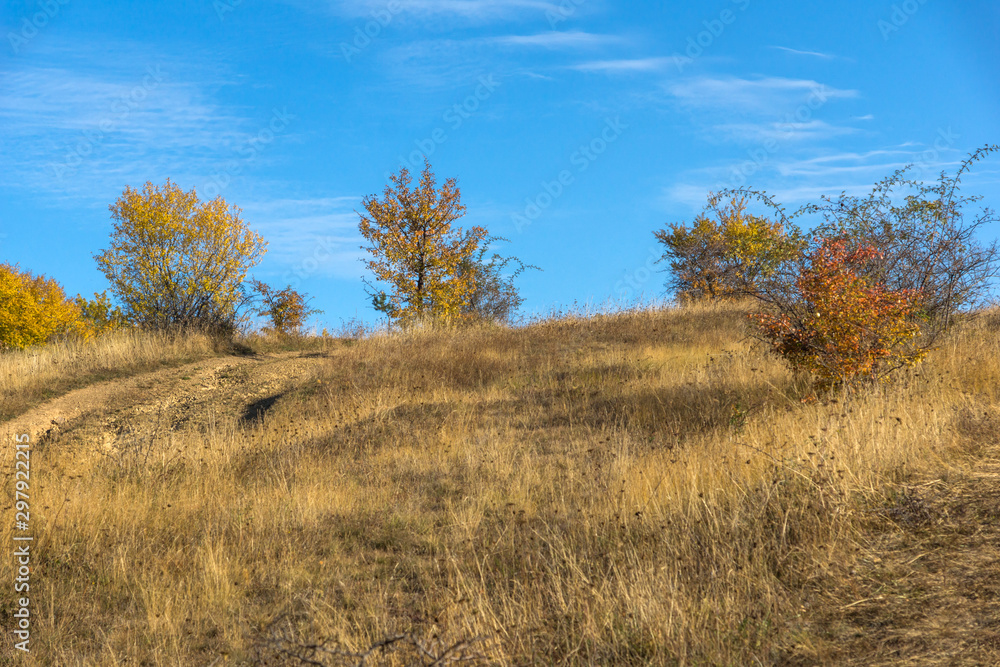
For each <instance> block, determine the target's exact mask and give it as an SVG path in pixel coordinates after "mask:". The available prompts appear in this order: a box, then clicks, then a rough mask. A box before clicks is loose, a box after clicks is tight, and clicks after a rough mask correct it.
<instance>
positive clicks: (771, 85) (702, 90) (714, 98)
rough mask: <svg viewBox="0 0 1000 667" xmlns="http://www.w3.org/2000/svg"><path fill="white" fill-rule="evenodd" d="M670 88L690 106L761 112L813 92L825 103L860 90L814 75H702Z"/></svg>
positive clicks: (856, 94)
mask: <svg viewBox="0 0 1000 667" xmlns="http://www.w3.org/2000/svg"><path fill="white" fill-rule="evenodd" d="M667 92H668V93H669V94H670V95H671V96H673V97H674V98H675V99H677V100H678V101H680V102H682V103H684V104H686V105H690V106H695V107H710V108H717V109H722V108H729V109H737V110H740V111H758V112H761V111H762V112H769V111H770V112H778V111H780V110H782V109H787V108H788V106H789V105H790V104H791V103H792V102H794V101H795V100H804V99H806V98H807V97H808V96H810V95H813V96H815V97H817V98H818V99H819V100H820V101H822V102H824V103H825V101H826V100H830V99H844V98H854V97H857V96H858V91H857V90H850V89H840V88H832V87H830V86H827V85H824V84H821V83H819V82H817V81H813V80H811V79H787V78H783V77H760V78H754V79H745V78H740V77H735V76H727V77H711V76H701V77H695V78H691V79H687V80H684V81H678V82H675V83H671V84H668V86H667Z"/></svg>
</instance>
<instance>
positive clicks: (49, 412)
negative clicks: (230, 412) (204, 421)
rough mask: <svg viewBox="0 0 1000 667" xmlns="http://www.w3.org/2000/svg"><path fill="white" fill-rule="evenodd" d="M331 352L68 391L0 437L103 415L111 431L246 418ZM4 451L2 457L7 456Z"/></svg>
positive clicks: (202, 366) (208, 365)
mask: <svg viewBox="0 0 1000 667" xmlns="http://www.w3.org/2000/svg"><path fill="white" fill-rule="evenodd" d="M329 354H330V353H327V354H321V353H315V352H314V353H306V352H285V353H279V354H270V355H255V356H246V357H237V356H226V357H214V358H211V359H204V360H202V361H198V362H194V363H191V364H186V365H184V366H179V367H174V368H165V369H161V370H157V371H154V372H150V373H143V374H140V375H136V376H133V377H130V378H126V379H121V380H111V381H108V382H100V383H97V384H93V385H90V386H88V387H84V388H82V389H77V390H75V391H71V392H69V393H68V394H65V395H63V396H60V397H58V398H55V399H53V400H51V401H48V402H46V403H44V404H42V405H40V406H38V407H36V408H34V409H32V410H30V411H29V412H27V413H25V414H23V415H20V416H18V417H16V418H14V419H13V420H11V421H8V422H5V423H3V424H0V438H2V439H3V441H4V442H9V441H10V439H11V438H12V436H13V435H15V434H24V433H27V434H29V435H30V436H31V439H32V440H33V441H34V440H37V439H38V438H39V437H41V436H43V435H45V434H51V433H53V432H58V431H59V430H60V429H62V428H64V427H66V426H68V425H70V424H71V423H73V422H77V421H80V420H83V419H86V418H88V416H90V415H92V414H94V413H103V414H104V418H103V421H105V422H106V423H105V426H106V428H107V429H109V430H115V429H120V428H124V427H127V425H128V422H135V421H144V420H145V419H149V418H152V416H154V415H155V418H156V419H160V420H162V419H168V420H169V421H170V425H171V427H176V426H178V425H180V424H183V423H184V422H186V421H187V420H188V419H189V418H191V417H192V416H194V415H203V413H205V412H208V411H209V410H210V409H211V407H210V406H215V407H216V408H225V409H235V410H241V411H242V415H243V416H244V417H245V418H246V419H253V418H255V417H257V416H259V415H260V414H262V413H263V412H264V411H265V410H266V408H267V407H268V402H269V401H271V402H273V399H274V398H275V397H276V396H277V395H279V394H280V393H281V392H282V391H285V390H287V389H288V388H289V387H291V386H293V385H295V384H296V383H298V382H300V381H301V380H302V379H303V378H304V377H306V376H307V375H308V374H309V373H310V372H311V370H312V369H313V368H315V367H316V366H317V364H318V362H320V361H321V360H322V359H323V358H325V357H327V356H329ZM9 449H10V448H5V455H6V454H7V453H8V452H7V450H9Z"/></svg>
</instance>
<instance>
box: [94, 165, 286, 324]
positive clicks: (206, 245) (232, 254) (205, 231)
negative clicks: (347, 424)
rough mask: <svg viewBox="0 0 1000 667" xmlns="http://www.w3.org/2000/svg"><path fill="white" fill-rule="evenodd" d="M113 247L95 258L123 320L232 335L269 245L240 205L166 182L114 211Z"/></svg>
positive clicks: (132, 195)
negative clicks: (250, 275)
mask: <svg viewBox="0 0 1000 667" xmlns="http://www.w3.org/2000/svg"><path fill="white" fill-rule="evenodd" d="M110 208H111V215H112V219H113V221H114V228H113V231H112V234H111V244H110V246H109V247H108V248H107V249H105V250H104V251H103V252H101V253H100V254H99V255H98V256H97V257H96V259H97V264H98V267H99V268H100V270H101V272H102V273H104V275H105V277H106V278H107V279H108V281H109V282H110V283H111V291H112V292H113V293H114V295H115V297H117V299H118V301H120V302H121V304H122V306H123V309H124V312H125V315H126V316H127V317H128V318H129V319H130V320H131V321H133V322H135V323H137V324H139V325H141V326H143V327H145V328H150V329H176V328H185V329H186V328H198V329H203V330H206V331H212V332H218V333H230V332H234V331H235V330H236V329H237V328H238V326H239V325H240V324H241V323H242V322H243V321H244V319H245V313H244V312H243V311H242V310H241V309H243V308H244V307H245V306H246V303H245V296H246V292H245V289H244V281H245V280H246V275H247V272H248V271H249V270H250V268H252V267H253V266H255V265H256V264H257V263H258V262H259V261H260V260H261V258H262V257H263V255H264V253H265V252H266V249H267V243H266V242H265V241H264V240H263V238H262V237H261V236H260V235H259V234H257V233H256V232H254V231H253V230H251V229H250V228H249V226H248V225H247V223H246V222H245V221H244V220H243V218H242V217H241V211H240V209H239V208H238V207H236V206H233V207H230V206H229V205H228V204H227V203H226V201H225V200H224V199H223V198H222V197H216V198H215V199H213V200H212V201H206V202H202V201H200V200H199V199H198V195H197V193H196V192H195V190H194V189H192V190H190V191H189V192H184V191H183V190H181V188H179V187H178V186H177V185H175V184H174V183H172V182H171V181H170V180H169V179H167V182H166V184H164V185H163V186H160V187H157V186H154V185H153V184H152V183H148V182H147V183H146V185H145V186H144V187H143V189H142V191H139V190H135V189H133V188H131V187H126V188H125V192H124V193H123V194H122V196H121V197H120V198H119V199H118V200H117V201H116V202H115V203H113V204H112V205H111V207H110Z"/></svg>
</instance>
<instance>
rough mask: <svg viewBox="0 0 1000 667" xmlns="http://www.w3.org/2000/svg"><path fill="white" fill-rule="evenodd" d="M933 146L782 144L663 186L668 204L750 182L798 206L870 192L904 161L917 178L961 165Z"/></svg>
mask: <svg viewBox="0 0 1000 667" xmlns="http://www.w3.org/2000/svg"><path fill="white" fill-rule="evenodd" d="M929 149H932V146H930V145H927V144H924V143H920V142H907V143H906V144H901V145H898V146H890V147H886V148H880V149H875V150H870V151H864V152H852V151H842V152H829V153H826V154H822V155H816V154H815V153H816V152H817V151H818V150H821V149H817V148H815V147H811V148H806V147H804V146H801V145H791V144H783V145H781V147H780V148H779V150H777V151H775V152H773V153H769V152H767V151H761V150H759V149H751V150H749V151H747V152H746V153H743V154H742V155H740V154H737V155H735V156H734V160H733V162H732V163H730V164H726V165H714V166H710V167H703V168H700V169H691V170H688V171H687V172H685V174H684V175H683V176H682V178H680V179H679V180H678V182H677V183H673V184H671V185H669V186H667V187H665V188H664V190H663V203H664V207H665V208H669V207H670V206H673V205H676V204H682V205H684V206H686V207H688V208H690V209H691V210H698V209H700V208H701V207H702V206H704V204H705V198H706V195H707V194H708V192H709V191H718V190H720V189H723V188H726V187H740V186H743V185H748V186H750V187H753V188H756V189H764V190H766V191H767V192H768V194H770V195H772V196H774V197H775V200H776V201H779V202H781V203H782V204H784V205H786V206H790V207H792V208H794V207H796V206H799V205H801V204H804V203H807V202H815V201H818V200H819V198H820V197H821V196H823V195H829V196H837V195H838V194H840V193H841V192H847V193H848V194H854V195H863V194H866V193H868V192H870V191H871V188H872V186H873V184H874V183H876V182H877V181H879V180H881V179H882V178H885V177H886V176H889V175H890V174H892V173H893V172H894V171H896V170H897V169H900V168H902V167H905V166H912V169H911V170H910V172H909V176H910V177H912V178H915V179H917V180H933V179H934V178H936V177H937V175H938V174H939V173H940V172H941V171H942V170H945V171H948V170H952V171H953V170H954V169H955V168H956V167H957V166H958V164H959V162H960V156H959V155H958V153H959V151H958V150H957V149H954V148H945V149H942V150H940V151H939V150H936V149H934V150H933V151H932V153H933V155H932V157H933V159H930V160H929V159H928V150H929Z"/></svg>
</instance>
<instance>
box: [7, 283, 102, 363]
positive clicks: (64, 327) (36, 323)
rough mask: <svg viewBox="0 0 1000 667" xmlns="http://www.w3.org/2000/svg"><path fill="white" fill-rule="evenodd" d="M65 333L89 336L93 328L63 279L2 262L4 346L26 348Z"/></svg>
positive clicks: (17, 348) (18, 348)
mask: <svg viewBox="0 0 1000 667" xmlns="http://www.w3.org/2000/svg"><path fill="white" fill-rule="evenodd" d="M64 334H77V335H82V336H86V335H88V334H89V329H88V327H87V326H86V324H85V323H84V322H83V320H82V319H81V313H80V309H79V307H77V306H76V305H75V304H74V303H73V302H71V301H69V300H67V299H66V295H65V294H64V293H63V289H62V287H60V285H59V283H57V282H56V281H55V280H52V279H51V278H46V277H45V276H35V275H32V274H31V273H30V272H29V271H22V270H20V269H19V268H18V267H17V266H13V265H11V264H2V265H0V349H4V350H5V349H16V350H22V349H24V348H26V347H29V346H31V345H40V344H42V343H45V342H47V341H48V340H50V339H51V338H53V337H55V336H59V335H64Z"/></svg>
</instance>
